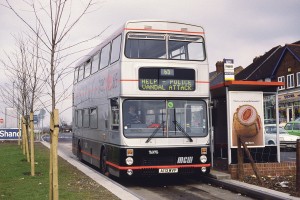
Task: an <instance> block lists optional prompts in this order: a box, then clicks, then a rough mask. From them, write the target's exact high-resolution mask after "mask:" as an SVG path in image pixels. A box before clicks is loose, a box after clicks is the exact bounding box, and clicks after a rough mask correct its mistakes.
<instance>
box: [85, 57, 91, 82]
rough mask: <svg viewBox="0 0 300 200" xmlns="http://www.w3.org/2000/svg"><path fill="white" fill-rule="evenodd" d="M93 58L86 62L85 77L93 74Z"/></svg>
mask: <svg viewBox="0 0 300 200" xmlns="http://www.w3.org/2000/svg"><path fill="white" fill-rule="evenodd" d="M90 61H91V60H88V61H87V62H86V63H85V64H84V78H86V77H88V76H89V75H90V74H91V62H90Z"/></svg>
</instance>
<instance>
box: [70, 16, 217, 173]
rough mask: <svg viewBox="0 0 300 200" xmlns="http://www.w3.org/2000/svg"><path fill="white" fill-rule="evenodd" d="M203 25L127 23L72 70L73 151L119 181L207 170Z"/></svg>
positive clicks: (207, 143)
mask: <svg viewBox="0 0 300 200" xmlns="http://www.w3.org/2000/svg"><path fill="white" fill-rule="evenodd" d="M204 36H205V34H204V30H203V28H202V27H201V26H198V25H191V24H186V23H178V22H169V21H153V20H152V21H151V20H148V21H128V22H127V23H125V24H124V26H123V27H122V28H120V29H119V30H117V31H116V32H115V33H114V34H112V35H111V37H109V38H107V39H106V40H105V41H104V42H103V43H101V44H100V45H98V46H97V48H95V49H94V50H93V51H92V52H91V53H90V54H89V55H88V56H86V57H85V58H84V59H82V61H80V62H79V63H78V64H77V65H76V67H75V73H74V87H73V144H72V146H73V153H74V154H76V155H77V156H78V158H79V159H81V160H84V161H86V162H89V163H91V164H92V165H95V166H97V167H99V168H100V170H101V172H102V173H104V174H110V175H113V176H117V177H134V176H153V175H161V174H184V175H188V174H195V173H209V171H210V167H211V156H210V155H211V154H210V134H211V133H210V131H211V129H210V121H209V106H208V105H209V94H210V93H209V67H208V61H207V55H206V51H205V37H204Z"/></svg>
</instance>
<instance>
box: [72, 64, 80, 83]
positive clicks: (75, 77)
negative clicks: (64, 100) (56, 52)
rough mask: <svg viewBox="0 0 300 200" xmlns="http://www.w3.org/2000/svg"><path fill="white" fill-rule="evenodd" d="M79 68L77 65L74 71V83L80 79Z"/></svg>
mask: <svg viewBox="0 0 300 200" xmlns="http://www.w3.org/2000/svg"><path fill="white" fill-rule="evenodd" d="M78 69H79V67H76V68H75V71H74V82H73V83H74V84H75V83H77V79H78Z"/></svg>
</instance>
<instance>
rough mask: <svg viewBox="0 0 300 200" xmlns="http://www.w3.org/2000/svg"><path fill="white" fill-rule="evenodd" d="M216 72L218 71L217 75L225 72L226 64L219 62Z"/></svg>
mask: <svg viewBox="0 0 300 200" xmlns="http://www.w3.org/2000/svg"><path fill="white" fill-rule="evenodd" d="M216 71H217V74H219V73H221V72H224V62H223V61H218V62H217V63H216Z"/></svg>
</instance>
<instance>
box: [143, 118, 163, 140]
mask: <svg viewBox="0 0 300 200" xmlns="http://www.w3.org/2000/svg"><path fill="white" fill-rule="evenodd" d="M164 123H165V122H164V121H163V122H162V123H161V124H159V126H158V127H157V128H156V129H155V130H154V131H153V133H152V134H151V135H150V136H149V138H148V139H147V140H146V142H145V143H148V142H150V140H151V139H152V138H153V137H154V135H155V134H156V133H157V132H158V130H159V129H160V128H161V127H163V126H164Z"/></svg>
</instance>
